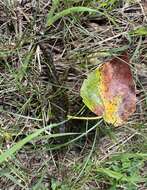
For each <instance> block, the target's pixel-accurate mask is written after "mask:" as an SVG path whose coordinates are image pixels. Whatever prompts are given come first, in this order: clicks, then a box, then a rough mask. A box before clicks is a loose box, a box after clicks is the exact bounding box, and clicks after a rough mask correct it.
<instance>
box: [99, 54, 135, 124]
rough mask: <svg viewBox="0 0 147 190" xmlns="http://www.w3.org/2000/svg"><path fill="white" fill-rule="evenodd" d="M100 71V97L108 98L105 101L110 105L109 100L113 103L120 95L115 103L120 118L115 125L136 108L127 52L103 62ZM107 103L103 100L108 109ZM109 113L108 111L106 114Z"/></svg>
mask: <svg viewBox="0 0 147 190" xmlns="http://www.w3.org/2000/svg"><path fill="white" fill-rule="evenodd" d="M100 73H101V83H102V85H101V86H103V88H102V89H101V91H100V95H101V98H102V99H103V100H108V101H107V103H109V105H110V103H111V102H112V103H114V104H115V98H116V97H120V102H119V104H117V106H118V108H117V114H118V116H117V117H119V118H120V120H119V121H117V120H116V125H120V124H121V123H123V121H126V120H127V119H128V117H129V116H130V115H131V114H132V113H133V112H134V111H135V109H136V94H135V84H134V81H133V78H132V73H131V69H130V65H129V59H128V54H127V53H124V54H122V55H121V56H119V57H116V58H114V59H112V60H111V61H110V62H107V63H105V64H103V65H102V66H101V67H100ZM107 103H105V101H104V107H105V109H109V106H107V105H106V104H107ZM110 109H111V108H110ZM105 111H107V110H105ZM111 113H112V112H109V111H108V112H107V115H108V114H111ZM113 114H114V113H113ZM106 118H107V116H106ZM109 118H110V117H109ZM106 120H107V119H106ZM108 120H109V119H108ZM112 120H113V119H112Z"/></svg>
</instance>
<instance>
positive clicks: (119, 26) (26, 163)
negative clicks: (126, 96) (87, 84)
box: [0, 0, 147, 190]
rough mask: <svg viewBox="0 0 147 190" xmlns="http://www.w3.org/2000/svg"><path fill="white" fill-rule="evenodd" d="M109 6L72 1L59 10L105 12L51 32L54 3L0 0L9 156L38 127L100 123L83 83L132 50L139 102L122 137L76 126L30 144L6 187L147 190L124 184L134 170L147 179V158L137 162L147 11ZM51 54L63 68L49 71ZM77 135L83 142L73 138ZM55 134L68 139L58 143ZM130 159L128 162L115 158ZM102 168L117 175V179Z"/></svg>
mask: <svg viewBox="0 0 147 190" xmlns="http://www.w3.org/2000/svg"><path fill="white" fill-rule="evenodd" d="M100 2H101V3H96V2H95V1H94V0H93V1H92V0H91V1H90V0H89V1H88V0H87V1H86V0H85V1H84V0H83V1H80V0H75V1H67V0H66V1H62V2H60V4H59V5H58V6H57V7H55V10H56V12H60V11H62V10H64V9H66V8H69V7H72V6H85V7H91V8H95V9H96V8H97V9H99V10H100V11H101V12H103V13H104V14H102V15H101V14H92V13H91V14H88V13H87V12H85V13H77V14H70V15H67V16H64V17H63V18H61V19H59V20H57V21H56V22H55V23H54V25H53V26H50V27H47V26H46V18H47V14H48V12H49V11H50V10H51V7H52V3H51V2H50V1H48V0H42V1H35V0H34V1H29V0H22V1H9V0H5V1H2V0H0V111H1V116H0V136H1V139H0V152H1V154H2V153H3V152H4V151H6V150H7V149H9V148H10V147H12V146H13V145H14V144H17V143H18V142H19V141H20V140H22V139H23V138H25V137H27V136H28V135H29V134H31V133H32V132H34V131H35V129H41V128H43V127H45V126H47V125H48V124H50V123H54V122H60V121H63V120H66V115H67V113H68V114H71V115H76V114H78V115H82V116H91V115H92V114H91V113H90V112H89V111H88V110H87V109H86V108H85V107H83V104H82V101H81V98H80V96H79V91H80V87H81V84H82V81H83V79H84V78H85V77H86V75H87V73H88V72H89V71H90V70H91V69H93V68H95V67H96V66H98V65H99V64H101V63H102V62H103V61H104V60H108V59H110V57H112V56H113V55H115V54H119V53H121V52H122V51H125V50H128V51H129V55H130V61H131V63H132V71H133V75H134V80H135V81H136V86H137V96H138V103H137V110H136V112H135V114H134V115H133V116H132V118H130V120H129V121H128V122H127V123H126V124H125V125H124V126H122V127H119V128H115V129H114V128H113V127H112V126H108V125H107V124H106V123H104V122H103V121H100V123H99V124H98V127H97V126H95V124H96V123H97V121H96V122H95V121H87V122H85V121H70V122H68V123H66V124H65V125H61V126H59V127H57V128H55V129H51V130H47V131H45V132H44V133H42V135H40V136H38V137H37V138H35V140H32V141H30V142H29V143H27V144H26V145H25V146H23V148H22V149H21V150H19V152H18V153H17V154H13V156H12V157H11V159H10V158H9V159H8V160H7V161H6V162H4V163H3V164H1V167H0V189H2V190H6V189H8V190H9V189H14V190H19V189H27V190H28V189H33V190H35V189H36V190H40V189H43V190H45V189H52V190H60V189H61V190H62V189H64V190H66V189H67V190H68V189H73V190H74V189H81V190H87V189H100V190H102V189H110V188H113V189H129V190H132V189H138V190H145V189H147V186H146V183H144V182H138V183H137V182H134V183H131V182H129V180H130V178H127V180H128V181H127V180H124V181H123V180H122V181H121V179H119V180H118V179H116V178H117V175H118V174H119V173H123V174H126V173H129V172H130V173H131V171H130V170H132V171H133V172H134V173H135V174H136V176H137V179H139V176H140V175H141V176H142V177H146V175H147V174H146V158H147V156H143V155H142V156H137V155H136V153H140V154H143V153H146V150H147V139H146V134H147V128H146V127H147V109H146V107H147V106H146V105H147V99H146V98H147V96H146V90H147V77H146V76H147V38H146V35H143V33H142V32H140V31H139V32H138V33H137V34H135V35H134V34H132V33H131V31H133V30H136V29H137V28H143V27H145V26H146V24H147V3H146V1H137V0H136V1H135V0H134V1H114V0H111V1H110V0H109V1H105V2H107V3H105V4H104V2H103V1H100ZM102 2H103V3H102ZM131 2H132V3H131ZM146 34H147V32H146ZM42 46H43V47H42ZM51 56H52V57H53V61H54V65H55V68H53V67H52V66H51V65H49V66H48V64H50V63H51V61H50V62H48V60H50V57H51ZM50 69H51V70H52V72H53V74H51V72H50ZM98 122H99V121H98ZM92 127H93V128H92ZM91 128H92V129H93V130H91ZM67 132H74V133H79V134H76V135H69V136H64V133H67ZM50 133H52V134H59V133H60V134H61V135H62V133H63V135H62V136H61V137H57V138H56V137H54V138H50V136H49V135H50ZM62 147H63V148H62ZM120 153H123V154H124V155H126V157H125V158H123V159H121V158H119V159H116V160H115V159H113V155H115V154H120ZM127 153H132V154H134V156H133V158H132V157H131V158H130V157H129V158H128V157H127ZM120 162H121V164H122V165H120ZM125 164H126V165H127V164H128V165H127V166H126V165H125ZM124 165H125V166H124ZM101 167H103V168H104V169H111V170H114V171H115V172H117V175H114V176H110V171H109V172H108V173H107V174H106V170H105V171H102V170H101V171H100V169H99V168H101ZM135 167H136V168H135ZM137 167H139V169H138V168H137ZM130 173H129V174H128V175H133V173H131V174H130ZM133 179H134V178H133Z"/></svg>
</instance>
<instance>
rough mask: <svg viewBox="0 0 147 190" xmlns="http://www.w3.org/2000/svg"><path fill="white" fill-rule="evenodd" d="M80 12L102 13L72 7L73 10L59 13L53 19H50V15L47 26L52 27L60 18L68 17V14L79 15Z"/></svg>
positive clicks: (90, 9) (69, 9)
mask: <svg viewBox="0 0 147 190" xmlns="http://www.w3.org/2000/svg"><path fill="white" fill-rule="evenodd" d="M79 12H89V13H100V12H99V11H98V10H96V9H92V8H88V7H80V6H79V7H71V8H68V9H65V10H63V11H61V12H59V13H57V14H56V15H55V16H53V17H50V15H48V17H47V26H51V25H52V24H54V22H56V21H57V20H58V19H59V18H62V17H64V16H66V15H68V14H72V13H79ZM101 14H102V13H101Z"/></svg>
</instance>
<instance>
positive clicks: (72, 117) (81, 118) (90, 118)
mask: <svg viewBox="0 0 147 190" xmlns="http://www.w3.org/2000/svg"><path fill="white" fill-rule="evenodd" d="M67 118H68V119H79V120H97V119H101V118H102V116H96V117H77V116H72V115H68V116H67Z"/></svg>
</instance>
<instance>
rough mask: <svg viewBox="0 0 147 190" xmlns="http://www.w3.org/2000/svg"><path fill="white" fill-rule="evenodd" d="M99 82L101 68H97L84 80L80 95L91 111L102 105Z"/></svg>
mask: <svg viewBox="0 0 147 190" xmlns="http://www.w3.org/2000/svg"><path fill="white" fill-rule="evenodd" d="M99 83H100V71H99V69H95V70H94V71H92V72H91V73H90V74H89V75H88V78H87V79H85V80H84V82H83V85H82V87H81V91H80V95H81V97H82V98H83V102H84V103H85V105H86V106H87V107H88V108H89V109H90V110H91V111H93V110H94V109H95V108H96V107H97V106H100V105H102V100H101V98H100V95H99V89H98V86H99Z"/></svg>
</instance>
